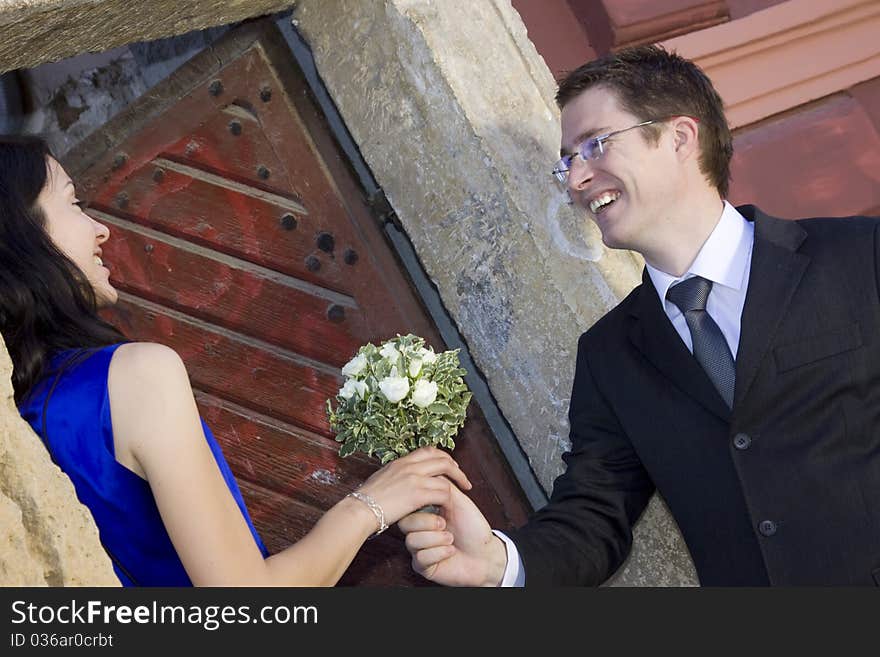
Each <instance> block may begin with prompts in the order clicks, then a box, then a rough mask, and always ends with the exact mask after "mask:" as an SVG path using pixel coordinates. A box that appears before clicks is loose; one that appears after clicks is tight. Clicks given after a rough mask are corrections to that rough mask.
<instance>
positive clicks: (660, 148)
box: [561, 86, 678, 253]
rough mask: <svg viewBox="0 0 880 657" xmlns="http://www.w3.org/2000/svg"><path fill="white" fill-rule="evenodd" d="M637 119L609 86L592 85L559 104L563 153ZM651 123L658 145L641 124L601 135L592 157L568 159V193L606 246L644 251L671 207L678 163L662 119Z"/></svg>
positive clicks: (624, 126)
mask: <svg viewBox="0 0 880 657" xmlns="http://www.w3.org/2000/svg"><path fill="white" fill-rule="evenodd" d="M646 118H648V119H654V118H657V117H646ZM642 121H643V119H640V118H639V117H636V116H634V115H632V114H630V113H629V112H627V111H625V110H624V109H622V108H621V107H620V105H619V103H618V100H617V95H616V94H615V93H614V92H613V91H611V90H609V89H607V88H605V87H601V86H597V87H592V88H590V89H587V90H586V91H584V92H583V93H581V94H580V95H579V96H577V97H576V98H575V99H574V100H572V101H570V102H569V103H568V104H567V105H566V106H565V107H564V108H563V109H562V148H561V150H562V153H563V154H570V153H572V152H574V151H575V150H576V148H577V146H578V144H580V143H581V142H583V141H584V140H585V139H589V138H590V137H598V136H600V135H605V134H607V133H609V132H614V131H617V130H624V129H626V128H630V127H632V126H635V125H637V124H639V123H641V122H642ZM654 125H655V126H658V127H660V129H661V130H662V132H661V136H660V140H659V142H658V143H657V144H654V143H649V142H648V141H646V135H645V134H644V130H645V129H644V128H636V129H634V130H628V131H627V132H623V133H621V134H619V135H615V136H612V137H611V138H610V139H608V140H605V141H604V143H603V149H604V153H602V155H600V156H599V157H598V158H597V159H590V160H586V161H585V160H583V159H582V158H581V157H580V156H577V157H574V158H573V159H572V163H571V170H570V173H569V177H568V183H567V185H568V193H569V195H570V196H571V199H572V201H574V203H575V204H577V205H579V206H580V207H582V208H584V210H586V212H587V214H588V215H589V216H590V218H591V219H593V221H595V222H596V224H597V225H598V226H599V230H600V231H601V232H602V241H603V242H604V243H605V244H606V245H607V246H609V247H611V248H615V249H632V250H635V251H639V252H642V253H643V252H644V249H645V248H647V247H649V246H650V245H651V244H653V243H655V242H656V237H657V233H658V231H662V229H663V224H664V222H665V221H666V218H667V217H668V216H669V213H670V212H671V210H672V206H673V200H674V189H675V188H676V185H675V182H676V178H675V176H676V175H677V173H678V166H677V165H678V162H677V159H676V157H675V148H674V144H673V140H672V136H671V131H670V130H669V129H668V128H667V127H666V126H665V125H664V124H663V123H661V122H658V123H656V124H654ZM609 200H611V202H610V203H603V202H607V201H609Z"/></svg>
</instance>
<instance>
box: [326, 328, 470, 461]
mask: <svg viewBox="0 0 880 657" xmlns="http://www.w3.org/2000/svg"><path fill="white" fill-rule="evenodd" d="M458 351H459V350H458V349H453V350H450V351H444V352H442V353H439V354H437V353H434V350H433V349H427V348H425V341H424V340H423V339H422V338H420V337H418V336H415V335H411V334H410V335H404V336H401V335H398V336H397V337H396V338H394V339H391V340H387V341H385V342H383V343H382V344H381V345H380V346H378V347H377V346H375V345H374V344H366V345H364V346H362V347H361V348H360V349H358V352H357V354H356V355H355V357H354V358H352V359H351V360H350V361H348V363H346V364H345V366H344V367H343V368H342V374H343V376H345V377H346V380H345V384H344V385H343V386H342V388H341V389H340V390H339V392H338V393H337V394H336V398H335V401H336V408H333V404H332V401H333V400H330V399H328V400H327V417H328V418H329V420H330V428H331V429H333V430H334V431H335V432H336V440H337V441H338V442H341V443H342V445H341V446H340V448H339V454H340V455H341V456H349V455H351V454H353V453H354V452H356V451H361V452H365V453H366V454H368V455H371V456H373V455H375V456H376V457H378V458H379V459H380V460H381V461H382V463H383V464H385V463H388V462H389V461H392V460H394V459H396V458H397V457H398V456H404V455H406V454H409V452H411V451H413V450H414V449H417V448H419V447H424V446H425V445H434V446H438V445H439V446H441V447H446V448H447V449H452V448H453V447H455V442H454V441H453V438H454V437H455V435H456V434H457V433H458V430H459V428H461V426H462V425H463V424H464V420H465V412H466V410H467V405H468V403H469V402H470V400H471V393H470V391H469V390H468V388H467V386H466V385H465V383H464V381H463V380H462V378H461V377H462V376H463V375H464V374H466V372H465V370H463V369H462V368H461V366H460V364H459V362H458Z"/></svg>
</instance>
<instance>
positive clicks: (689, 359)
mask: <svg viewBox="0 0 880 657" xmlns="http://www.w3.org/2000/svg"><path fill="white" fill-rule="evenodd" d="M638 294H639V297H638V299H637V300H636V302H635V304H634V305H633V310H632V313H631V314H632V315H633V317H634V318H635V321H634V322H633V323H632V325H631V327H630V332H629V339H630V341H631V342H632V343H633V345H634V346H635V347H636V348H637V349H638V350H639V351H641V352H642V354H643V355H644V356H645V358H647V359H648V360H649V361H650V362H651V363H652V364H653V365H654V367H656V368H657V369H658V370H660V372H661V373H662V374H663V375H664V376H666V377H667V378H668V379H670V380H671V381H672V383H673V384H675V385H676V386H677V387H678V388H680V389H681V390H682V391H684V392H685V393H686V394H687V395H689V396H690V397H693V398H694V399H695V400H696V401H698V402H699V403H700V404H702V405H703V406H705V407H706V408H707V409H709V410H710V411H712V412H713V413H715V414H716V415H717V416H718V417H720V418H721V419H722V420H724V421H725V422H727V421H729V420H730V410H729V409H728V408H727V404H725V403H724V400H723V399H722V398H721V396H720V395H719V394H718V391H717V390H716V389H715V386H714V385H712V382H711V381H710V380H709V377H708V376H707V375H706V372H705V371H704V370H703V368H702V367H701V366H700V364H699V363H698V362H697V359H696V358H694V357H693V355H692V354H691V352H690V351H688V348H687V347H686V346H685V344H684V342H682V340H681V337H680V336H679V335H678V333H677V332H676V330H675V328H674V327H673V326H672V322H670V321H669V317H667V315H666V313H665V312H664V310H663V306H662V305H661V304H660V297H659V295H658V294H657V290H656V288H655V287H654V284H653V282H652V281H651V277H650V276H648V273H647V271H645V272H644V274H643V276H642V286H641V288H640V289H639V292H638Z"/></svg>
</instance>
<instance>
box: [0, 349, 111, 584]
mask: <svg viewBox="0 0 880 657" xmlns="http://www.w3.org/2000/svg"><path fill="white" fill-rule="evenodd" d="M11 376H12V361H10V360H9V354H8V353H7V351H6V345H5V344H4V343H3V340H2V338H0V586H119V580H118V579H117V578H116V575H115V574H114V572H113V567H112V565H111V563H110V558H109V557H108V556H107V554H106V552H104V549H103V548H102V547H101V543H100V541H99V540H98V530H97V528H96V527H95V523H94V521H93V520H92V516H91V514H90V513H89V511H88V509H86V507H84V506H83V505H82V504H80V503H79V500H77V498H76V493H75V491H74V489H73V484H72V483H71V482H70V479H68V478H67V476H66V475H65V474H64V473H62V472H61V470H59V469H58V467H57V466H55V464H54V463H52V461H51V460H50V458H49V454H48V452H47V451H46V449H45V447H43V444H42V442H41V441H40V439H39V437H38V436H37V435H36V434H35V433H34V432H33V431H32V430H31V428H30V426H29V425H28V424H27V422H25V421H24V420H23V419H22V418H21V416H20V415H19V414H18V410H17V409H16V407H15V403H14V401H13V393H12V383H11Z"/></svg>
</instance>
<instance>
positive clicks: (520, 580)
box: [492, 201, 755, 586]
mask: <svg viewBox="0 0 880 657" xmlns="http://www.w3.org/2000/svg"><path fill="white" fill-rule="evenodd" d="M754 244H755V226H754V224H752V223H751V222H749V221H747V220H746V219H745V217H743V216H742V215H741V214H740V213H739V212H737V210H736V208H734V207H733V206H732V205H731V204H730V203H728V202H727V201H724V209H723V210H722V212H721V218H720V219H719V220H718V223H717V224H716V226H715V228H714V229H713V230H712V233H711V234H710V235H709V238H708V239H707V240H706V242H705V244H703V246H702V248H701V249H700V251H699V252H698V253H697V257H696V258H694V262H693V263H692V264H691V266H690V267H689V268H688V270H687V271H686V272H685V273H684V275H683V276H680V277H678V278H676V277H675V276H672V275H671V274H667V273H666V272H663V271H660V270H659V269H656V268H654V267H652V266H651V265H649V264H647V263H646V264H645V268H646V269H647V270H648V275H649V276H650V277H651V282H652V283H654V287H655V288H656V289H657V294H658V295H659V296H660V303H662V304H663V309H664V310H665V311H666V316H667V317H669V321H671V322H672V326H673V327H674V328H675V330H676V331H677V332H678V335H679V336H681V339H682V340H683V341H684V343H685V345H687V348H688V350H689V351H690V352H691V353H693V352H694V347H693V341H692V340H691V332H690V330H689V329H688V327H687V323H686V322H685V318H684V314H683V313H682V312H681V311H680V310H679V309H678V306H676V305H675V304H673V303H672V302H671V301H669V300H667V299H666V292H667V290H669V288H670V287H672V286H673V285H675V284H676V283H680V282H681V281H683V280H685V279H687V278H691V277H692V276H702V277H703V278H705V279H708V280H710V281H712V289H711V291H710V292H709V298H708V300H707V301H706V311H707V312H708V313H709V315H711V316H712V319H714V320H715V323H716V324H718V327H719V328H720V329H721V332H722V333H723V334H724V338H725V339H726V340H727V345H728V346H729V347H730V353H731V354H733V357H734V359H736V352H737V350H738V348H739V334H740V320H741V318H742V311H743V306H744V305H745V302H746V290H747V289H748V286H749V272H750V271H751V268H752V248H753V246H754ZM492 531H493V533H494V534H495V535H496V536H498V537H499V538H500V539H501V540H502V541H504V545H505V546H506V548H507V566H506V568H505V570H504V577H503V579H502V580H501V586H525V581H526V577H525V568H524V567H523V563H522V559H521V558H520V556H519V551H518V550H517V549H516V545H514V543H513V541H511V540H510V539H509V538H508V537H507V536H505V535H504V533H503V532H500V531H498V530H492Z"/></svg>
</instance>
